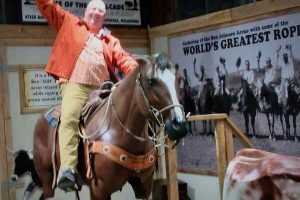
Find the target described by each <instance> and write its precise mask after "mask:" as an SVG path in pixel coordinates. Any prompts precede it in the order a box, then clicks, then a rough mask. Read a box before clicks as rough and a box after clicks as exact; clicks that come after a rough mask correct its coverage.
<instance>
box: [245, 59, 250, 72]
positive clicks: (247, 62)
mask: <svg viewBox="0 0 300 200" xmlns="http://www.w3.org/2000/svg"><path fill="white" fill-rule="evenodd" d="M245 65H246V69H247V70H249V69H250V63H249V61H248V60H246V61H245Z"/></svg>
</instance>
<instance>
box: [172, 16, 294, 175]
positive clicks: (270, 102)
mask: <svg viewBox="0 0 300 200" xmlns="http://www.w3.org/2000/svg"><path fill="white" fill-rule="evenodd" d="M299 17H300V13H293V14H289V15H283V16H277V17H273V18H269V19H263V20H257V21H252V22H249V23H244V24H239V25H233V26H228V27H222V28H217V29H212V30H211V31H203V32H201V31H199V32H193V33H190V34H187V35H178V36H172V37H171V38H169V45H170V46H169V49H170V57H171V60H172V62H173V63H174V64H177V65H178V66H177V69H178V76H179V77H180V82H181V83H180V88H181V94H180V99H181V103H182V105H183V107H184V109H185V112H186V113H191V115H198V114H200V115H201V114H211V113H227V115H229V116H230V118H231V119H232V121H233V122H234V123H235V125H236V126H237V127H238V128H239V129H240V130H241V131H242V132H243V133H244V134H245V135H246V136H247V137H248V138H249V139H250V140H251V142H252V144H253V145H254V147H255V148H258V149H261V150H265V151H270V152H273V153H279V154H284V155H289V156H298V157H299V156H300V148H299V147H300V143H299V141H300V131H299V130H300V129H299V127H300V120H299V117H300V115H299V114H300V106H299V105H300V45H299V44H300V43H299V35H300V31H299V30H300V29H297V27H298V28H299V27H300V24H299V20H298V21H297V19H299ZM296 29H297V30H298V32H297V35H293V34H287V33H291V32H290V31H291V30H296ZM210 127H212V128H210ZM213 131H214V128H213V124H212V125H211V126H210V125H209V122H206V124H205V123H202V122H195V123H194V122H193V123H190V124H189V128H188V134H187V137H186V138H185V141H184V146H179V147H178V160H179V168H180V169H181V171H183V172H189V173H191V172H195V173H197V172H199V173H204V174H214V172H215V171H216V169H217V163H216V160H217V159H216V145H215V139H214V134H213ZM238 143H239V142H238V141H234V144H235V145H234V146H235V151H237V150H238V149H240V148H243V146H242V145H240V144H238Z"/></svg>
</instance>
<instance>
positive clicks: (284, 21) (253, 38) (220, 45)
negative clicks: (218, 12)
mask: <svg viewBox="0 0 300 200" xmlns="http://www.w3.org/2000/svg"><path fill="white" fill-rule="evenodd" d="M299 19H300V13H296V14H291V15H286V16H280V17H274V18H271V19H265V20H259V21H256V22H251V23H246V24H241V25H236V26H231V27H226V28H221V29H216V30H213V31H208V32H199V33H194V34H190V35H186V36H179V37H174V38H171V39H170V57H171V60H172V62H173V63H177V64H178V65H179V71H180V74H183V70H184V69H186V71H187V75H188V76H189V79H190V82H191V86H192V87H197V86H198V85H199V80H198V78H196V76H195V73H194V67H193V65H194V64H193V63H194V60H195V62H196V65H195V66H196V67H195V69H196V72H197V73H198V74H201V72H200V66H202V65H203V67H204V69H205V74H206V75H207V76H208V77H209V78H212V79H213V80H214V83H215V84H218V78H219V77H218V74H217V70H216V68H217V67H219V69H220V70H222V71H223V72H222V73H223V74H224V73H226V71H227V73H226V74H227V75H228V76H227V77H229V79H231V78H232V77H234V76H236V75H237V74H238V72H239V71H244V70H245V69H246V65H245V61H246V60H249V62H250V68H251V69H252V70H254V71H255V72H260V71H262V72H261V73H264V70H263V69H264V67H265V66H266V60H267V59H268V58H270V60H271V63H272V65H273V66H275V67H278V66H279V65H281V68H278V69H279V70H278V73H277V75H278V76H279V77H281V71H285V70H287V67H282V66H283V64H282V63H283V54H285V53H287V54H288V55H289V52H290V51H289V47H290V46H291V51H292V53H293V57H294V59H293V61H294V62H293V68H294V70H293V72H291V73H290V74H292V75H293V76H294V80H295V81H296V82H297V83H298V84H300V80H299V77H300V65H299V64H298V63H299V59H300V21H299ZM277 55H278V56H279V57H278V59H277ZM238 58H239V59H238ZM223 66H225V67H226V71H225V69H224V67H223ZM284 73H285V72H282V74H284ZM256 74H257V73H256ZM255 78H256V79H257V77H255ZM256 79H255V81H257V80H256ZM232 80H233V79H232ZM234 80H238V79H234ZM229 81H230V80H229ZM231 83H233V84H234V83H235V84H240V79H239V81H238V83H237V82H233V81H230V82H227V84H231ZM277 84H279V83H277ZM227 86H228V89H230V85H227ZM231 86H232V85H231Z"/></svg>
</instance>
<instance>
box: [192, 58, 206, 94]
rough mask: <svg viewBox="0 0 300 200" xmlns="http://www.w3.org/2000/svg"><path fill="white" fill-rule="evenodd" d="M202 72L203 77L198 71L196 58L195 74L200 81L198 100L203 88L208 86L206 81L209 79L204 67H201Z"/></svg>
mask: <svg viewBox="0 0 300 200" xmlns="http://www.w3.org/2000/svg"><path fill="white" fill-rule="evenodd" d="M200 72H201V76H200V75H199V74H198V73H197V71H196V58H195V59H194V74H195V77H196V78H197V79H198V80H199V89H198V98H199V97H200V94H201V93H202V90H203V87H204V85H205V84H206V80H207V78H208V77H207V75H206V73H205V72H204V66H203V65H201V66H200Z"/></svg>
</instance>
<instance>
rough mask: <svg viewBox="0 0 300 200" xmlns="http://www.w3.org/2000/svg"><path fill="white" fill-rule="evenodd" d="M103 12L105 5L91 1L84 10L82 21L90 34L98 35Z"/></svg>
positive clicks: (98, 0) (101, 24)
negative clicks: (89, 30) (86, 25)
mask: <svg viewBox="0 0 300 200" xmlns="http://www.w3.org/2000/svg"><path fill="white" fill-rule="evenodd" d="M105 12H106V9H105V4H104V3H103V2H102V1H101V0H92V1H90V3H89V4H88V6H87V8H86V10H85V15H84V21H85V22H86V23H87V24H88V26H89V28H90V29H91V31H92V32H94V33H98V32H99V31H100V29H101V28H102V26H103V23H104V17H105Z"/></svg>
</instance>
